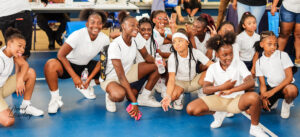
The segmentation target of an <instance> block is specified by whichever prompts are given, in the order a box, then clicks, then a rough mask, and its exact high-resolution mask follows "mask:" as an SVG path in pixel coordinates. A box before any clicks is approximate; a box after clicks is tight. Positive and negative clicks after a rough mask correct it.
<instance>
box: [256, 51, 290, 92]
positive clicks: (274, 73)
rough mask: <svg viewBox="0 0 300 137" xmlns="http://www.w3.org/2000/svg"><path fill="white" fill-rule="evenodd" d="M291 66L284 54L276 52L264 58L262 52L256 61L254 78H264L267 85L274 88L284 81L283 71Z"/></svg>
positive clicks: (286, 55) (288, 58)
mask: <svg viewBox="0 0 300 137" xmlns="http://www.w3.org/2000/svg"><path fill="white" fill-rule="evenodd" d="M280 54H281V58H280ZM293 66H294V64H293V62H292V61H291V59H290V57H289V55H288V54H287V53H286V52H283V51H279V50H276V51H275V52H274V53H273V54H272V55H271V56H270V57H266V56H265V55H264V52H263V55H262V56H261V57H260V58H259V59H258V60H257V61H256V66H255V67H256V68H255V70H256V76H257V77H259V76H264V77H266V78H267V83H268V84H269V85H270V86H271V87H276V86H278V85H279V84H280V83H281V82H282V81H283V80H284V79H285V72H284V70H285V69H287V68H289V67H293ZM293 82H294V79H293Z"/></svg>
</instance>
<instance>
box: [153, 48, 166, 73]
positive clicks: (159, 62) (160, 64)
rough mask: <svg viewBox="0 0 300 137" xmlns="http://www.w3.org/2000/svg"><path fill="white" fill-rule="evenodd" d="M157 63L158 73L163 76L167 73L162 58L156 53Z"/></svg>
mask: <svg viewBox="0 0 300 137" xmlns="http://www.w3.org/2000/svg"><path fill="white" fill-rule="evenodd" d="M155 62H156V64H157V67H158V73H159V74H163V73H165V71H166V70H165V67H164V65H163V59H162V57H161V56H160V55H159V53H156V58H155Z"/></svg>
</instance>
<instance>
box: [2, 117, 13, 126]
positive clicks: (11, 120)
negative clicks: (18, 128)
mask: <svg viewBox="0 0 300 137" xmlns="http://www.w3.org/2000/svg"><path fill="white" fill-rule="evenodd" d="M14 123H15V119H14V118H7V120H5V121H4V122H3V123H2V125H3V126H4V127H10V126H12V125H14Z"/></svg>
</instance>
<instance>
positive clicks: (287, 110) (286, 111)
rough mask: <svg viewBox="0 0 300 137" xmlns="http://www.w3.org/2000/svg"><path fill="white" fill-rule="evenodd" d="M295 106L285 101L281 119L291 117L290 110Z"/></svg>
mask: <svg viewBox="0 0 300 137" xmlns="http://www.w3.org/2000/svg"><path fill="white" fill-rule="evenodd" d="M292 106H294V104H293V102H291V103H290V104H288V103H286V102H285V99H284V100H283V101H282V106H281V115H280V116H281V117H282V118H289V117H290V108H291V107H292Z"/></svg>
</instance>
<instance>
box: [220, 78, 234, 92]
mask: <svg viewBox="0 0 300 137" xmlns="http://www.w3.org/2000/svg"><path fill="white" fill-rule="evenodd" d="M235 83H236V80H234V81H231V80H227V81H226V82H225V83H224V84H223V85H222V87H223V90H229V89H232V88H233V87H234V85H235Z"/></svg>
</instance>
